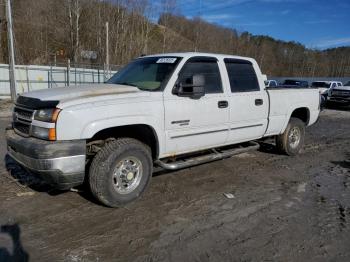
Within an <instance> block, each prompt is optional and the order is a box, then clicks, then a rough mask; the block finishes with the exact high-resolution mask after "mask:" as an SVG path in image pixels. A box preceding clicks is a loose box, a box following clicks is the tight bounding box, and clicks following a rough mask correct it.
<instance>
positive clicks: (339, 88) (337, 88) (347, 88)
mask: <svg viewBox="0 0 350 262" xmlns="http://www.w3.org/2000/svg"><path fill="white" fill-rule="evenodd" d="M333 90H342V91H350V86H337V87H334V88H333Z"/></svg>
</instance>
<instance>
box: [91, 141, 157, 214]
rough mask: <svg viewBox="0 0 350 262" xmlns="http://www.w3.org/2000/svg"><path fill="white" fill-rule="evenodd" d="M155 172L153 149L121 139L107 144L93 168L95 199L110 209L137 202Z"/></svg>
mask: <svg viewBox="0 0 350 262" xmlns="http://www.w3.org/2000/svg"><path fill="white" fill-rule="evenodd" d="M152 170H153V161H152V154H151V150H150V148H149V147H148V146H147V145H145V144H143V143H141V142H140V141H138V140H135V139H132V138H122V139H118V140H114V141H111V142H109V143H107V144H106V145H105V146H104V147H103V148H102V149H101V150H100V151H98V153H97V154H96V156H95V157H94V159H93V160H92V163H91V166H90V172H89V181H88V182H89V186H90V190H91V192H92V194H93V196H94V197H95V198H96V199H97V200H98V201H99V202H101V203H102V204H104V205H106V206H109V207H119V206H124V205H126V204H127V203H130V202H131V201H133V200H136V199H137V198H139V197H140V196H141V194H142V193H143V192H144V191H145V189H146V188H147V186H148V184H149V182H150V179H151V176H152Z"/></svg>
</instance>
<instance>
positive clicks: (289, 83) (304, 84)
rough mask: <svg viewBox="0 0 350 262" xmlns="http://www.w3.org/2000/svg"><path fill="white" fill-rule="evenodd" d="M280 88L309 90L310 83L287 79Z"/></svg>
mask: <svg viewBox="0 0 350 262" xmlns="http://www.w3.org/2000/svg"><path fill="white" fill-rule="evenodd" d="M280 87H286V88H298V87H301V88H308V87H309V82H308V81H304V80H294V79H286V80H284V82H283V83H282V85H280Z"/></svg>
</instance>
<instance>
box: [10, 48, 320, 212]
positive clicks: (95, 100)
mask: <svg viewBox="0 0 350 262" xmlns="http://www.w3.org/2000/svg"><path fill="white" fill-rule="evenodd" d="M319 112H320V95H319V91H318V90H317V89H309V88H305V89H303V88H297V89H293V88H290V89H283V88H273V89H271V90H268V89H266V88H265V84H264V79H263V77H262V74H261V72H260V69H259V66H258V64H257V63H256V61H255V60H254V59H251V58H245V57H238V56H230V55H217V54H206V53H170V54H160V55H152V56H146V57H141V58H138V59H136V60H134V61H132V62H131V63H130V64H128V65H127V66H126V67H125V68H123V69H122V70H121V71H119V72H118V73H116V74H115V75H114V76H113V77H112V78H111V79H110V80H109V81H108V82H107V83H106V84H98V85H89V86H76V87H69V88H67V87H63V88H53V89H48V90H41V91H35V92H30V93H26V94H23V95H21V96H19V97H18V98H17V101H16V105H15V108H14V112H13V123H12V126H11V127H9V128H8V129H7V131H6V138H7V145H8V154H9V155H10V156H11V157H12V158H14V159H15V160H16V161H17V162H18V163H19V164H20V165H22V166H24V167H25V168H28V169H29V170H31V171H33V172H35V173H38V174H40V175H41V176H42V177H43V178H44V179H46V180H47V181H49V182H50V183H51V184H52V185H54V186H55V187H57V188H59V189H63V190H64V189H69V188H71V187H73V186H77V185H79V184H82V183H83V181H87V183H88V184H89V185H90V189H91V191H92V193H93V195H94V196H95V197H96V198H97V199H98V200H99V201H100V202H101V203H103V204H105V205H107V206H112V207H115V206H120V205H124V204H126V203H128V202H130V201H132V200H134V199H136V198H138V197H139V196H140V195H141V193H142V192H144V190H145V188H146V186H147V185H148V184H149V181H150V178H151V176H152V172H153V168H154V167H161V168H163V169H169V170H175V169H179V168H185V167H188V166H192V165H198V164H201V163H204V162H209V161H213V160H216V159H222V158H227V157H229V156H232V155H234V154H238V153H241V152H245V151H247V150H252V149H257V148H258V144H257V143H256V142H252V141H256V140H259V139H262V138H265V137H275V138H276V145H277V148H278V149H279V150H280V151H281V152H283V153H285V154H288V155H295V154H297V153H298V152H299V150H300V148H301V147H302V145H303V142H304V135H305V127H307V126H310V125H312V124H314V123H315V122H316V120H317V119H318V116H319ZM249 141H250V142H249Z"/></svg>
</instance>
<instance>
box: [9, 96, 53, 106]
mask: <svg viewBox="0 0 350 262" xmlns="http://www.w3.org/2000/svg"><path fill="white" fill-rule="evenodd" d="M58 103H59V101H56V100H48V101H42V100H40V99H38V98H33V97H27V96H19V97H18V98H17V100H16V105H18V106H23V107H26V108H30V109H43V108H54V107H56V106H57V105H58Z"/></svg>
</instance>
